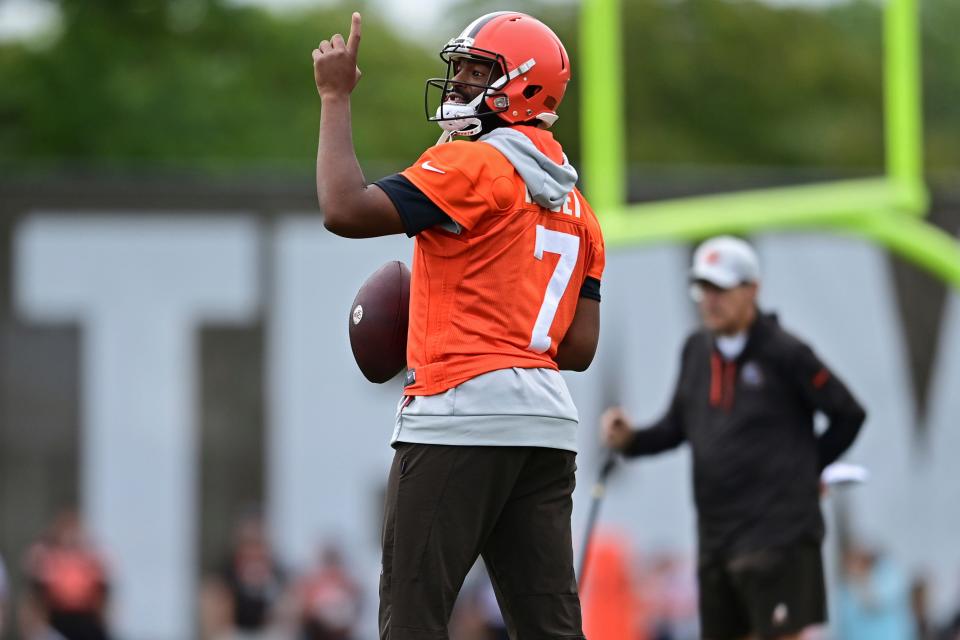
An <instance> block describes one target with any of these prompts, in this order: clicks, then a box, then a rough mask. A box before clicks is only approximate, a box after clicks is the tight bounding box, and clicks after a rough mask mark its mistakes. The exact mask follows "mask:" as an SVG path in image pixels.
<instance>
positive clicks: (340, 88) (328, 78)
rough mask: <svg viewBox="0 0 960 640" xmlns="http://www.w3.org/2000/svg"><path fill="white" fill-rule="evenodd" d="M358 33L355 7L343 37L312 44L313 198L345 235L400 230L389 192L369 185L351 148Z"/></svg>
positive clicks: (327, 223)
mask: <svg viewBox="0 0 960 640" xmlns="http://www.w3.org/2000/svg"><path fill="white" fill-rule="evenodd" d="M360 34H361V18H360V14H359V13H354V14H353V19H352V22H351V24H350V35H349V36H348V38H347V41H346V42H344V40H343V36H342V35H340V34H339V33H338V34H335V35H334V36H333V37H332V38H330V40H324V41H322V42H321V43H320V45H319V46H318V47H317V48H316V49H314V50H313V77H314V80H315V82H316V85H317V92H318V93H319V94H320V102H321V107H320V141H319V144H318V145H317V200H318V201H319V203H320V209H321V210H322V211H323V216H324V219H323V224H324V226H325V227H326V228H327V229H328V230H330V231H331V232H333V233H335V234H337V235H340V236H344V237H348V238H369V237H373V236H383V235H390V234H394V233H403V232H404V227H403V223H402V221H401V219H400V215H399V214H398V213H397V210H396V207H394V205H393V202H392V201H391V200H390V198H389V197H387V194H385V193H384V192H383V190H382V189H380V188H379V187H377V186H375V185H370V186H368V185H367V183H366V180H365V179H364V177H363V172H362V171H361V170H360V163H359V162H358V161H357V153H356V151H355V150H354V148H353V131H352V124H351V119H350V94H351V93H352V92H353V90H354V88H355V87H356V86H357V83H358V82H360V75H361V74H360V67H358V66H357V54H358V52H359V50H360Z"/></svg>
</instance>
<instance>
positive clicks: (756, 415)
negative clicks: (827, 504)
mask: <svg viewBox="0 0 960 640" xmlns="http://www.w3.org/2000/svg"><path fill="white" fill-rule="evenodd" d="M818 411H819V412H822V413H824V414H825V415H826V416H827V418H828V419H829V426H828V427H827V429H826V431H824V432H823V433H822V434H821V435H820V436H819V437H818V436H817V435H816V433H815V431H814V414H815V413H816V412H818ZM865 417H866V414H865V412H864V410H863V408H862V407H861V406H860V404H859V403H858V402H857V401H856V399H855V398H854V397H853V395H852V394H851V393H850V391H849V390H848V389H847V387H846V386H845V385H844V384H843V382H842V381H841V380H840V379H839V378H837V377H836V376H835V375H834V374H833V373H832V372H831V371H830V370H829V369H828V368H827V367H826V366H824V364H823V363H822V362H821V361H820V359H819V358H817V356H816V355H815V354H814V353H813V351H812V350H811V349H810V347H808V346H807V345H806V344H804V343H803V342H801V341H800V340H799V339H797V338H796V337H794V336H792V335H791V334H789V333H787V332H786V331H784V330H783V329H782V328H781V327H780V325H779V323H778V322H777V319H776V316H773V315H758V317H757V320H756V321H755V322H754V324H753V326H752V327H751V329H750V333H749V337H748V339H747V343H746V345H745V347H744V349H743V352H742V353H741V354H740V355H739V356H738V357H737V358H736V359H735V360H732V361H725V360H724V359H723V358H722V357H721V355H720V353H719V352H718V351H717V349H716V346H715V342H714V338H713V336H712V335H711V334H710V333H709V332H707V331H703V330H701V331H698V332H695V333H694V334H692V335H691V336H690V337H689V338H688V339H687V342H686V344H685V345H684V348H683V355H682V360H681V366H680V377H679V380H678V381H677V386H676V390H675V392H674V395H673V398H672V400H671V403H670V407H669V409H668V410H667V413H666V414H665V415H664V416H663V417H662V418H661V419H660V420H659V421H657V422H656V423H655V424H653V425H652V426H650V427H649V428H646V429H641V430H638V431H636V432H635V435H634V437H633V439H632V441H631V442H630V444H629V445H628V447H627V448H626V450H625V451H624V453H625V455H627V456H637V455H647V454H653V453H659V452H661V451H665V450H667V449H671V448H673V447H676V446H679V445H680V444H681V443H683V442H685V441H686V442H689V443H690V445H691V449H692V451H693V482H694V496H695V502H696V507H697V521H698V530H699V543H700V548H701V550H703V551H708V552H709V551H722V552H730V553H738V552H744V551H754V550H757V549H764V548H771V547H776V546H782V545H785V544H791V543H794V542H798V541H802V540H815V541H819V540H821V539H822V538H823V517H822V515H821V513H820V502H819V486H820V482H819V478H820V471H821V470H822V469H823V468H824V467H825V466H827V465H828V464H830V463H831V462H833V461H834V460H836V459H837V458H838V457H839V456H840V455H841V454H842V453H843V452H844V451H846V449H847V448H848V447H849V446H850V445H851V444H852V443H853V440H854V438H856V435H857V433H858V431H859V430H860V426H861V425H862V424H863V421H864V419H865Z"/></svg>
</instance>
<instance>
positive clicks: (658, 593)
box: [644, 552, 700, 640]
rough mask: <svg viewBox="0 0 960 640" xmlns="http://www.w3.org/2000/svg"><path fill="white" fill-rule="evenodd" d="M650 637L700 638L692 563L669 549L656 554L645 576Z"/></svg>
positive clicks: (658, 639) (663, 639)
mask: <svg viewBox="0 0 960 640" xmlns="http://www.w3.org/2000/svg"><path fill="white" fill-rule="evenodd" d="M644 590H645V592H646V596H645V597H646V599H647V601H648V602H649V605H650V623H649V624H650V637H651V638H652V640H696V639H697V638H699V637H700V628H699V627H700V625H699V617H698V614H697V581H696V573H695V570H694V568H693V566H692V565H691V564H690V563H689V562H688V561H686V560H685V559H684V558H683V557H681V556H679V555H675V554H673V553H670V552H664V553H659V554H657V555H655V556H654V557H653V559H652V561H651V563H650V569H649V572H648V574H647V576H646V579H645V589H644Z"/></svg>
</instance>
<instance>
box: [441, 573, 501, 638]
mask: <svg viewBox="0 0 960 640" xmlns="http://www.w3.org/2000/svg"><path fill="white" fill-rule="evenodd" d="M509 637H510V636H509V635H508V634H507V625H506V624H505V623H504V621H503V615H502V614H501V613H500V606H499V605H498V604H497V596H496V593H494V590H493V585H492V584H491V582H490V577H489V576H488V575H487V573H486V571H485V570H484V567H483V565H482V563H479V564H478V565H477V567H476V568H475V569H474V570H473V571H471V573H470V575H469V576H468V578H467V586H465V587H464V588H463V589H461V590H460V597H459V599H458V600H457V606H456V608H455V609H454V614H453V618H452V619H451V621H450V638H451V640H509Z"/></svg>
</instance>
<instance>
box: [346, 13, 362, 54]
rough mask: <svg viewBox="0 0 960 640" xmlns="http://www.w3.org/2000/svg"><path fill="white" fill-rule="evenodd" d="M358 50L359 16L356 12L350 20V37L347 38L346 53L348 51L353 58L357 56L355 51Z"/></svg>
mask: <svg viewBox="0 0 960 640" xmlns="http://www.w3.org/2000/svg"><path fill="white" fill-rule="evenodd" d="M359 49H360V14H359V13H357V12H356V11H354V12H353V16H352V18H351V20H350V35H349V37H348V38H347V51H349V52H350V53H351V54H353V55H354V56H356V55H357V51H358V50H359Z"/></svg>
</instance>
